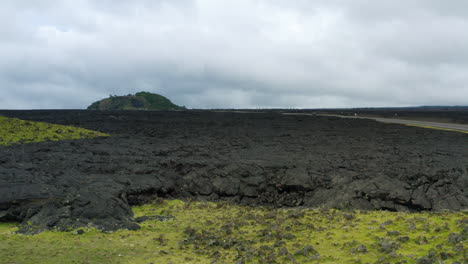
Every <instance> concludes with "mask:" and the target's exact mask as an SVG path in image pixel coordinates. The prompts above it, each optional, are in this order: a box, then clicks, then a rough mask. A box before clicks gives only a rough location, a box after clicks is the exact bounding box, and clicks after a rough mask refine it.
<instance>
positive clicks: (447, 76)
mask: <svg viewBox="0 0 468 264" xmlns="http://www.w3.org/2000/svg"><path fill="white" fill-rule="evenodd" d="M27 2H28V4H25V2H24V1H14V2H10V3H1V4H0V15H1V16H2V17H5V18H7V19H6V21H9V22H8V23H5V24H2V25H0V91H1V92H2V94H3V96H2V97H0V108H84V107H86V106H87V105H88V104H90V103H91V102H93V101H95V100H98V99H100V98H102V97H105V96H107V95H109V94H128V93H134V92H136V91H139V90H148V91H153V92H158V93H162V94H164V95H166V96H168V97H170V98H171V99H173V100H174V101H175V102H176V103H178V104H182V105H186V106H188V107H196V108H210V107H310V108H314V107H359V106H403V105H430V104H466V100H464V98H467V96H468V87H467V83H468V77H466V74H464V73H466V72H467V70H468V57H467V56H468V55H467V54H468V35H467V34H466V33H465V31H466V28H467V25H468V14H466V12H463V11H461V10H466V8H467V5H468V4H467V3H466V1H461V0H460V1H450V2H447V1H443V2H442V1H436V0H430V1H423V0H410V1H395V0H393V1H389V0H383V1H371V0H356V1H347V0H342V1H339V0H329V1H305V0H296V1H285V0H273V1H267V0H257V1H249V0H237V1H234V0H226V1H219V0H197V1H195V0H194V1H190V0H177V1H174V0H172V1H168V0H161V1H149V0H138V1H110V0H109V1H107V0H106V1H91V0H88V1H85V0H83V1H71V0H66V1H52V0H44V1H33V0H31V1H27ZM464 8H465V9H464Z"/></svg>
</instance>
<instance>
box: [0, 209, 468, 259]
mask: <svg viewBox="0 0 468 264" xmlns="http://www.w3.org/2000/svg"><path fill="white" fill-rule="evenodd" d="M133 211H134V213H135V216H136V217H139V216H154V215H171V216H174V217H175V219H173V220H167V221H162V222H161V221H157V220H150V221H147V222H143V223H142V224H141V226H142V228H141V229H140V230H138V231H127V230H121V231H117V232H113V233H102V232H100V231H98V230H94V229H85V230H84V231H85V233H84V234H82V235H78V234H73V232H54V231H48V232H44V233H41V234H39V235H35V236H24V235H18V234H15V233H14V232H15V231H16V230H17V227H16V225H15V224H0V260H1V261H3V262H4V263H386V262H388V263H417V260H418V259H419V258H421V257H423V256H427V255H431V254H432V255H434V258H436V260H437V261H440V262H434V263H453V262H454V261H459V262H460V263H463V261H464V257H463V254H466V251H465V249H464V248H463V246H464V243H465V242H466V233H463V232H466V230H465V231H463V229H464V228H465V226H466V224H467V221H468V218H467V215H466V213H462V212H444V213H431V212H424V213H395V212H387V211H370V212H364V211H362V212H361V211H338V210H316V209H271V208H265V207H249V206H240V205H233V204H227V203H204V202H191V203H188V202H182V201H178V200H175V201H159V202H157V203H154V204H151V205H145V206H140V207H135V208H133ZM451 235H452V242H451V241H450V240H449V237H450V236H451ZM457 236H458V237H464V238H463V239H465V240H464V241H458V240H454V239H453V238H454V237H455V238H456V237H457ZM457 241H458V242H457ZM431 252H434V253H431ZM444 258H445V259H444ZM213 261H214V262H213ZM405 261H406V262H405ZM3 262H2V263H3Z"/></svg>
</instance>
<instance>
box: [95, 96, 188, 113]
mask: <svg viewBox="0 0 468 264" xmlns="http://www.w3.org/2000/svg"><path fill="white" fill-rule="evenodd" d="M183 109H185V107H180V106H178V105H176V104H174V103H172V102H171V100H169V99H167V98H166V97H164V96H162V95H159V94H154V93H149V92H139V93H136V94H135V95H131V94H129V95H126V96H110V97H109V98H105V99H102V100H100V101H97V102H94V103H93V104H91V105H90V106H89V107H88V110H183Z"/></svg>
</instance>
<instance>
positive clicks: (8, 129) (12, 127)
mask: <svg viewBox="0 0 468 264" xmlns="http://www.w3.org/2000/svg"><path fill="white" fill-rule="evenodd" d="M105 136H109V135H107V134H104V133H100V132H96V131H91V130H87V129H83V128H78V127H71V126H63V125H55V124H48V123H43V122H32V121H25V120H20V119H16V118H7V117H3V116H0V146H9V145H14V144H19V143H30V142H41V141H50V140H53V141H57V140H65V139H81V138H96V137H105Z"/></svg>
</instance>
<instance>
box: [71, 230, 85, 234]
mask: <svg viewBox="0 0 468 264" xmlns="http://www.w3.org/2000/svg"><path fill="white" fill-rule="evenodd" d="M84 233H85V231H84V230H83V229H78V230H75V231H73V232H72V234H74V235H82V234H84Z"/></svg>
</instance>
